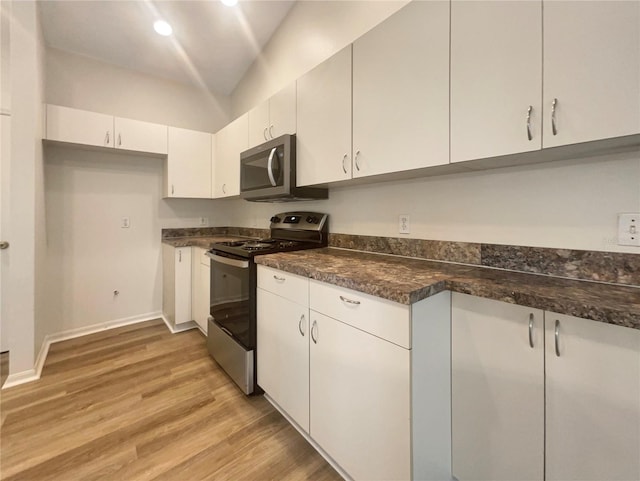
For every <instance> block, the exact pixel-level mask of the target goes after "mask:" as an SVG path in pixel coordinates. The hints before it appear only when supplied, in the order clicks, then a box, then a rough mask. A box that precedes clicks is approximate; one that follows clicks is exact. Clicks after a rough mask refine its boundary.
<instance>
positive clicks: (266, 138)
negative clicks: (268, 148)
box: [262, 127, 269, 140]
mask: <svg viewBox="0 0 640 481" xmlns="http://www.w3.org/2000/svg"><path fill="white" fill-rule="evenodd" d="M262 136H263V137H264V140H269V138H268V137H267V128H266V127H265V128H264V130H263V131H262Z"/></svg>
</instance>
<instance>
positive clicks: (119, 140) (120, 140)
mask: <svg viewBox="0 0 640 481" xmlns="http://www.w3.org/2000/svg"><path fill="white" fill-rule="evenodd" d="M121 145H122V134H118V147H120V146H121Z"/></svg>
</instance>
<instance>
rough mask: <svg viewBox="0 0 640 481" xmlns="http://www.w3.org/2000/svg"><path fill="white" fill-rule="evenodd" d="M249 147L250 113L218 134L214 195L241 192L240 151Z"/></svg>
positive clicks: (221, 195) (219, 195)
mask: <svg viewBox="0 0 640 481" xmlns="http://www.w3.org/2000/svg"><path fill="white" fill-rule="evenodd" d="M248 148H249V115H248V114H244V115H242V116H241V117H238V118H237V119H236V120H234V121H233V122H231V123H230V124H229V125H227V126H226V127H225V128H223V129H222V130H220V131H219V132H218V133H217V134H216V155H215V174H214V181H215V184H214V186H213V196H214V197H231V196H234V195H239V194H240V153H241V152H243V151H245V150H247V149H248Z"/></svg>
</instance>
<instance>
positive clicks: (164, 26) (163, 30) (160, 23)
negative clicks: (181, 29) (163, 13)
mask: <svg viewBox="0 0 640 481" xmlns="http://www.w3.org/2000/svg"><path fill="white" fill-rule="evenodd" d="M153 29H154V30H155V31H156V32H158V33H159V34H160V35H164V36H165V37H168V36H169V35H171V33H172V32H173V29H172V28H171V25H169V24H168V23H167V22H165V21H164V20H156V21H155V22H154V23H153Z"/></svg>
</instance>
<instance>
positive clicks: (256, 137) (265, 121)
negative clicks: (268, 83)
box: [248, 100, 271, 148]
mask: <svg viewBox="0 0 640 481" xmlns="http://www.w3.org/2000/svg"><path fill="white" fill-rule="evenodd" d="M248 122H249V148H251V147H255V146H256V145H260V144H262V143H264V142H266V141H267V140H269V139H270V138H271V137H269V101H268V100H266V101H264V102H262V103H261V104H260V105H258V106H257V107H254V108H252V109H251V110H249V121H248Z"/></svg>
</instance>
